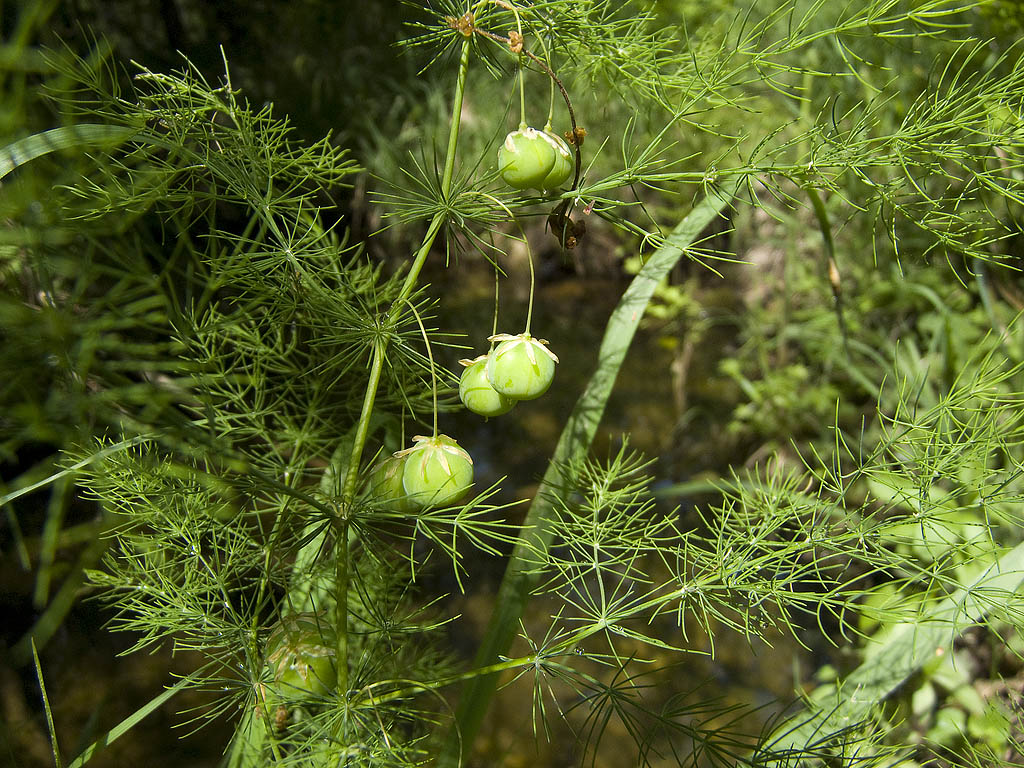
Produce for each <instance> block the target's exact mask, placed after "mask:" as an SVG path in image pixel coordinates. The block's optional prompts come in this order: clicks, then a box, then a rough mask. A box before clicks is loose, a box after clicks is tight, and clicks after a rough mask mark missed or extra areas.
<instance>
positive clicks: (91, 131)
mask: <svg viewBox="0 0 1024 768" xmlns="http://www.w3.org/2000/svg"><path fill="white" fill-rule="evenodd" d="M136 133H137V131H136V129H134V128H126V127H124V126H121V125H95V124H91V123H86V124H84V125H66V126H63V127H61V128H52V129H50V130H49V131H43V132H42V133H34V134H32V135H31V136H26V137H25V138H23V139H18V140H17V141H14V142H11V143H10V144H8V145H7V146H6V147H4V148H3V149H0V179H2V178H3V177H4V176H6V175H7V174H9V173H10V172H11V171H13V170H15V169H16V168H19V167H21V166H22V165H25V163H28V162H30V161H32V160H35V159H36V158H37V157H42V156H43V155H48V154H50V153H51V152H60V151H61V150H65V149H76V148H78V147H81V146H82V145H85V144H119V143H120V142H122V141H124V140H125V139H128V138H129V137H131V136H133V135H134V134H136Z"/></svg>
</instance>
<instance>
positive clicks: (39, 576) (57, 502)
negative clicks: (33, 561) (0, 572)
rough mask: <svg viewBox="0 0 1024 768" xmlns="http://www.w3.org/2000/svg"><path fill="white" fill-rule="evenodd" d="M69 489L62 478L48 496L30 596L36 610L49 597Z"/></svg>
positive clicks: (69, 483)
mask: <svg viewBox="0 0 1024 768" xmlns="http://www.w3.org/2000/svg"><path fill="white" fill-rule="evenodd" d="M71 488H72V483H71V479H70V478H69V477H68V476H64V477H62V478H61V479H60V480H58V481H57V482H56V483H54V486H53V492H52V493H51V494H50V503H49V504H48V505H47V509H46V522H45V523H44V525H43V535H42V537H41V539H40V542H39V570H38V571H37V572H36V588H35V594H34V595H33V596H32V604H33V605H34V606H35V607H36V609H37V610H39V609H42V608H43V606H45V605H46V601H47V600H48V599H49V597H50V583H51V582H52V579H53V563H54V559H55V558H56V555H57V544H58V541H59V540H60V532H61V528H62V526H63V525H64V515H65V513H66V512H67V509H68V503H69V502H70V501H71Z"/></svg>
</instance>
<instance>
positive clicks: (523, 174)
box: [498, 128, 555, 189]
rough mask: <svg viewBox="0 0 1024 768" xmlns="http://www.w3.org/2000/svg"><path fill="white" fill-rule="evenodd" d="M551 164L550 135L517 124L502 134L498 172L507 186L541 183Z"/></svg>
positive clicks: (527, 187) (533, 185) (551, 167)
mask: <svg viewBox="0 0 1024 768" xmlns="http://www.w3.org/2000/svg"><path fill="white" fill-rule="evenodd" d="M554 167H555V149H554V146H553V144H552V142H551V140H550V139H548V138H545V135H544V134H543V133H542V132H540V131H536V130H534V129H533V128H520V129H519V130H516V131H512V133H510V134H509V135H508V136H506V137H505V142H504V143H503V144H502V145H501V147H500V148H499V149H498V172H499V173H500V174H501V178H502V179H503V180H504V181H505V183H506V184H508V185H509V186H510V187H515V188H516V189H529V188H530V187H537V188H538V189H540V188H542V187H543V184H544V183H545V180H546V179H547V177H548V174H550V173H551V170H552V169H553V168H554Z"/></svg>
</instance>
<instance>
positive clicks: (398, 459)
mask: <svg viewBox="0 0 1024 768" xmlns="http://www.w3.org/2000/svg"><path fill="white" fill-rule="evenodd" d="M404 469H405V456H399V455H397V454H396V455H394V456H389V457H388V458H387V459H385V460H384V461H382V462H381V463H380V464H378V465H377V467H376V468H375V469H374V470H373V472H372V473H371V474H370V478H369V480H367V482H366V486H367V489H368V490H369V491H370V494H371V496H372V497H373V498H374V499H377V500H381V501H385V502H387V506H389V507H391V508H392V509H393V510H394V511H395V512H415V511H416V504H414V503H413V502H412V501H411V500H410V499H409V495H408V494H407V493H406V492H405V486H403V485H402V471H403V470H404Z"/></svg>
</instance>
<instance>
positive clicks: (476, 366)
mask: <svg viewBox="0 0 1024 768" xmlns="http://www.w3.org/2000/svg"><path fill="white" fill-rule="evenodd" d="M459 362H460V363H462V364H463V365H465V366H466V370H464V371H463V372H462V377H461V378H460V379H459V399H460V400H462V404H463V405H465V406H466V407H467V408H468V409H469V410H471V411H472V412H473V413H476V414H479V415H480V416H487V417H490V416H501V415H502V414H503V413H508V412H509V411H510V410H512V406H514V405H515V404H516V401H515V400H513V399H512V398H510V397H508V396H506V395H503V394H501V392H498V391H497V390H495V388H494V387H492V386H491V382H489V381H488V380H487V355H481V356H480V357H477V358H475V359H473V360H460V361H459Z"/></svg>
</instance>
